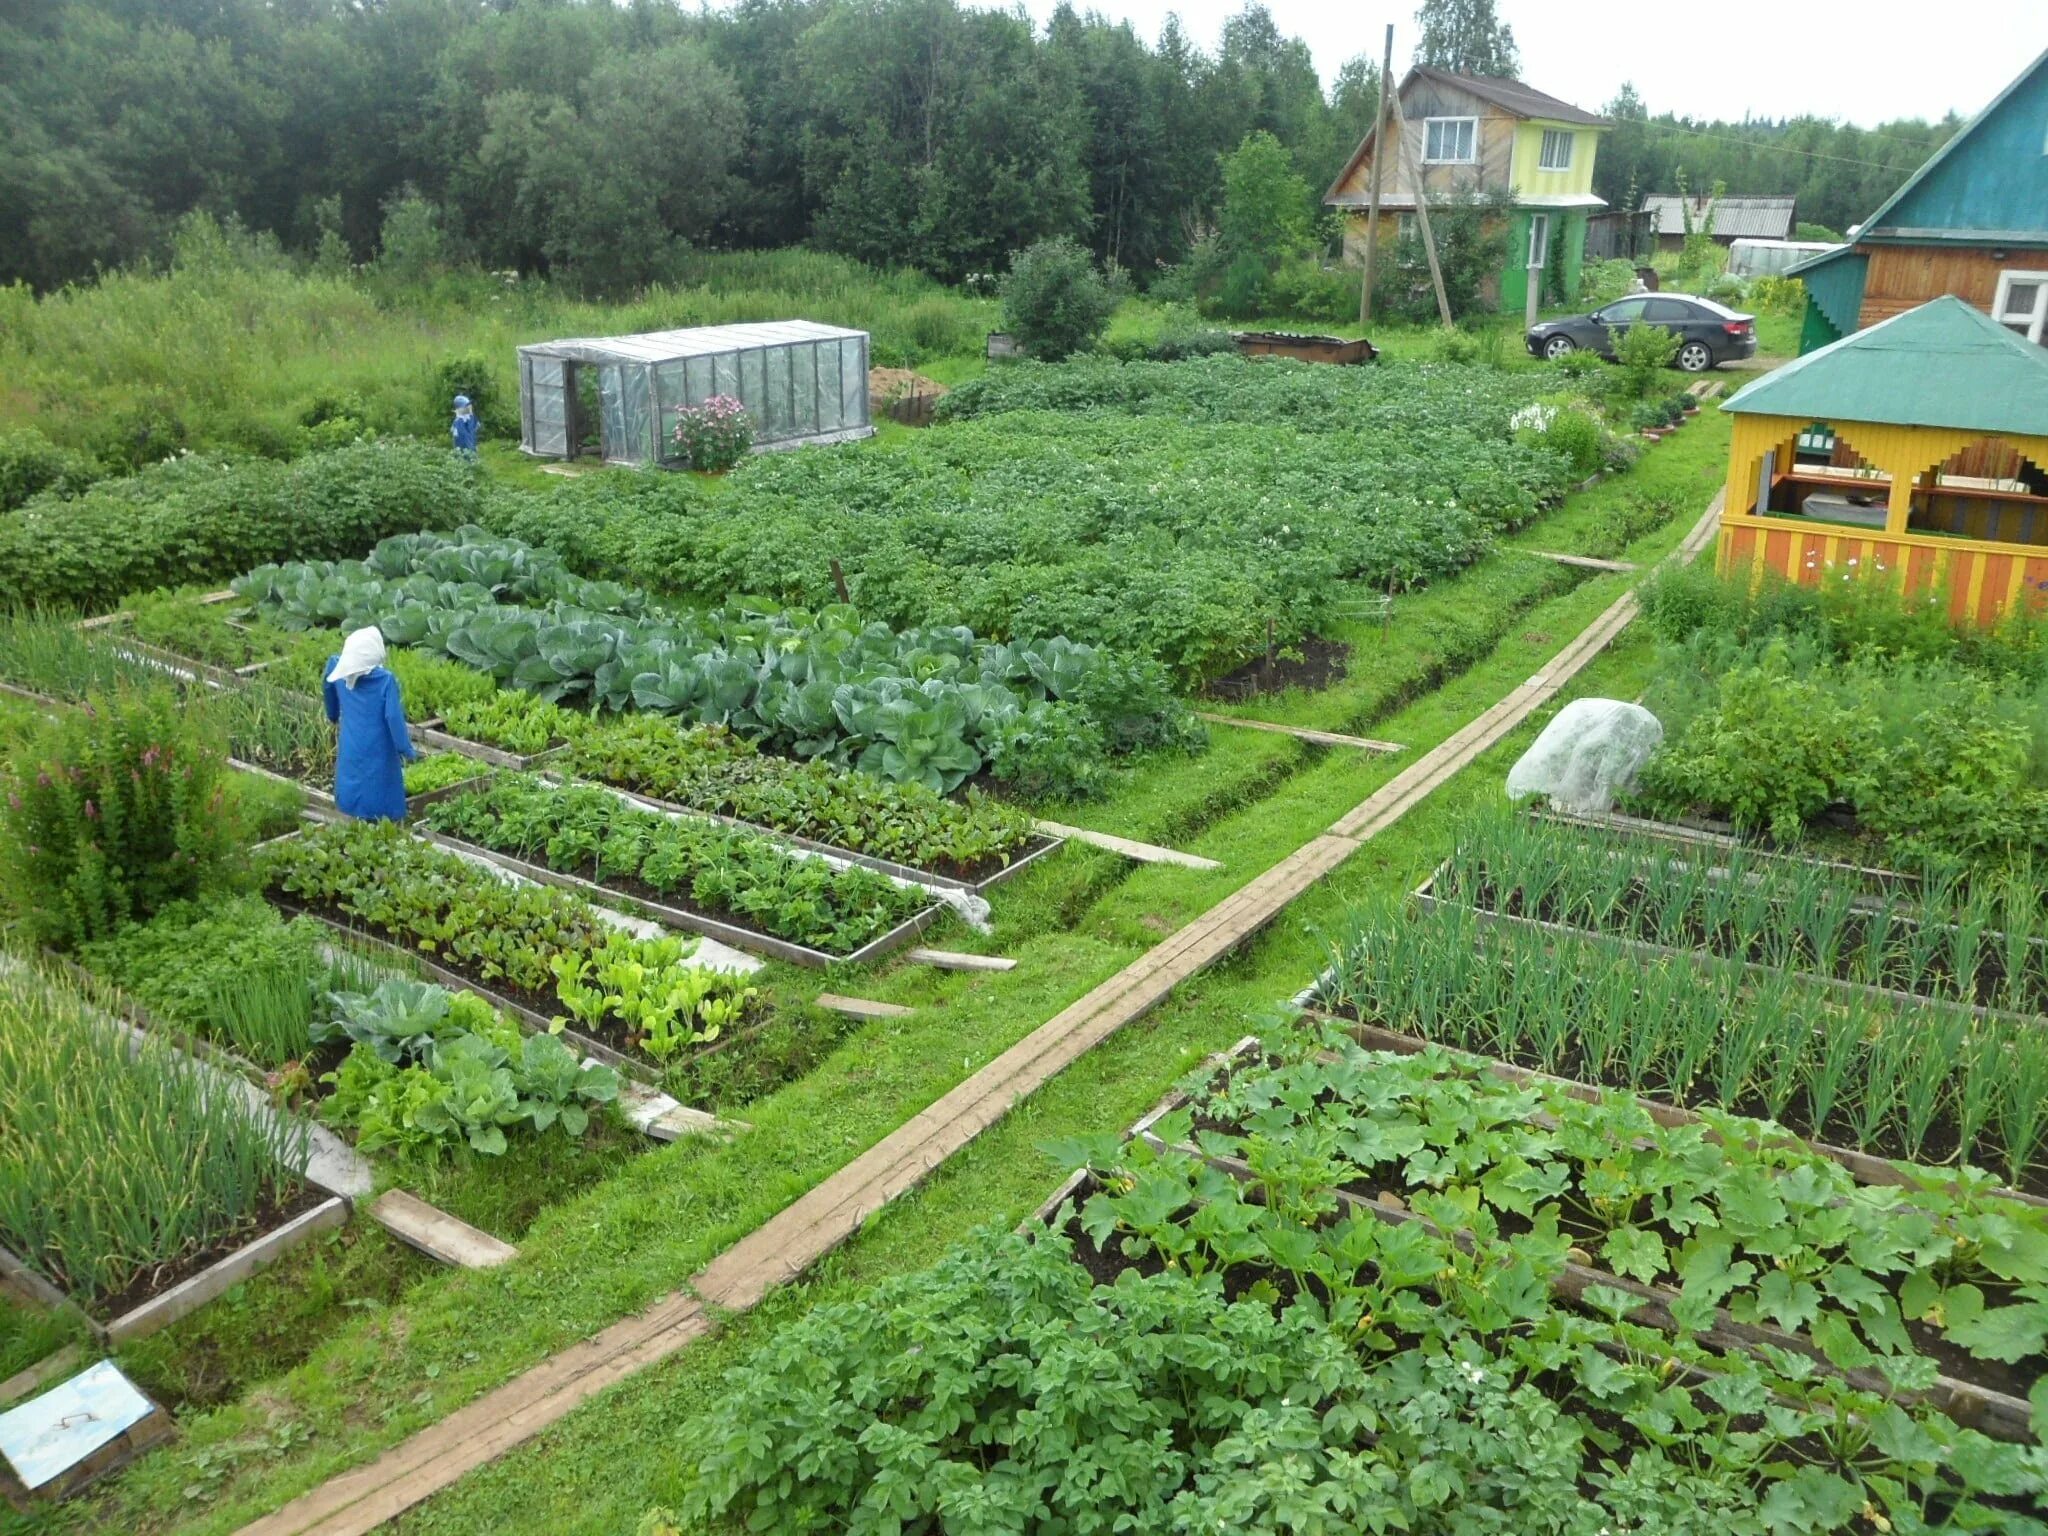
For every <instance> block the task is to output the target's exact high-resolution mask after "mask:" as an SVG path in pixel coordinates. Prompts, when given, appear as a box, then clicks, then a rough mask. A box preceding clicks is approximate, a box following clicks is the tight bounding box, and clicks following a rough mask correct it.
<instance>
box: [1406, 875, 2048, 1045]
mask: <svg viewBox="0 0 2048 1536" xmlns="http://www.w3.org/2000/svg"><path fill="white" fill-rule="evenodd" d="M1553 853H1554V854H1555V855H1556V856H1552V855H1553ZM1570 854H1583V857H1581V858H1579V859H1578V860H1577V862H1576V863H1575V864H1574V863H1569V862H1567V858H1568V857H1569V855H1570ZM1414 896H1415V899H1416V901H1417V903H1418V904H1419V905H1421V906H1423V907H1425V908H1430V907H1436V906H1439V905H1445V904H1448V905H1458V906H1464V907H1467V908H1469V909H1471V910H1472V911H1474V912H1475V913H1476V914H1478V915H1479V916H1480V917H1481V918H1483V919H1484V920H1487V921H1491V922H1511V923H1523V924H1530V925H1533V926H1535V927H1537V928H1539V929H1541V930H1543V931H1546V932H1555V933H1571V934H1579V935H1586V936H1596V937H1599V938H1601V939H1602V940H1604V941H1606V942H1610V943H1616V944H1621V945H1625V946H1629V947H1632V948H1634V949H1636V950H1637V951H1638V952H1639V953H1644V954H1692V953H1697V954H1698V955H1699V956H1700V957H1701V959H1702V960H1704V961H1708V962H1719V963H1722V964H1731V965H1740V966H1744V967H1747V968H1749V969H1750V970H1752V971H1766V972H1773V973H1796V974H1799V975H1802V976H1810V977H1812V978H1814V979H1815V980H1817V981H1820V982H1822V983H1823V984H1825V985H1827V986H1830V987H1832V988H1835V989H1837V990H1855V991H1860V992H1866V993H1871V994H1874V995H1879V996H1885V997H1891V998H1894V999H1898V1000H1902V1001H1906V1002H1931V1003H1942V1004H1946V1005H1954V1006H1961V1007H1965V1008H1968V1009H1970V1010H1971V1011H1972V1012H1974V1013H1976V1014H1978V1015H1979V1016H1986V1017H1988V1016H1999V1017H2004V1018H2012V1019H2026V1018H2033V1017H2038V1016H2039V1015H2041V1014H2042V1013H2043V1012H2044V1011H2048V939H2044V938H2042V937H2040V936H2037V935H2036V934H2034V933H2033V932H2032V931H2031V928H2032V920H2033V918H2034V916H2035V913H2034V911H2032V910H2027V911H2015V909H2014V908H2013V907H2012V906H2010V905H2009V904H2007V905H1998V906H1994V905H1993V904H1992V903H1991V902H1989V901H1987V902H1984V903H1979V904H1977V905H1975V906H1972V907H1965V906H1964V905H1960V904H1957V905H1939V904H1936V903H1935V902H1933V901H1932V900H1931V899H1929V898H1928V897H1927V896H1925V895H1923V894H1918V893H1915V894H1908V895H1904V896H1895V895H1893V894H1889V893H1887V894H1884V895H1881V896H1866V895H1863V894H1862V893H1860V892H1859V891H1857V890H1855V889H1853V888H1851V887H1850V886H1848V885H1846V884H1845V883H1844V882H1842V881H1839V880H1837V879H1836V878H1834V874H1833V871H1832V870H1830V869H1829V868H1828V867H1827V866H1824V865H1817V864H1795V865H1766V866H1762V867H1759V868H1750V867H1748V866H1747V861H1746V860H1745V863H1744V865H1743V866H1742V867H1737V866H1734V865H1730V864H1723V863H1720V862H1718V861H1713V860H1685V859H1676V858H1669V857H1666V858H1662V859H1658V860H1655V861H1646V860H1642V859H1639V858H1637V857H1635V856H1633V855H1632V854H1631V852H1630V851H1629V850H1627V849H1625V848H1621V847H1614V846H1608V845H1605V844H1597V843H1596V844H1593V845H1589V846H1586V847H1584V848H1583V849H1572V850H1568V851H1566V850H1561V849H1560V850H1555V851H1553V850H1543V849H1540V848H1539V849H1537V850H1536V851H1535V853H1534V854H1533V856H1524V855H1523V854H1521V853H1518V852H1516V853H1510V854H1508V855H1505V856H1496V855H1495V854H1494V853H1493V852H1491V851H1490V850H1489V849H1487V848H1486V847H1485V846H1484V845H1482V846H1481V847H1480V848H1479V849H1478V850H1477V851H1476V852H1465V851H1461V852H1460V853H1458V854H1455V855H1453V856H1452V857H1451V858H1448V859H1446V860H1444V861H1443V863H1441V864H1439V865H1438V866H1437V868H1436V869H1435V870H1434V871H1433V872H1432V873H1431V875H1430V877H1429V879H1427V880H1425V881H1424V882H1423V883H1422V884H1421V885H1420V886H1418V887H1417V888H1416V890H1415V892H1414ZM2028 905H2029V907H2030V908H2031V907H2032V906H2033V905H2034V903H2033V900H2032V897H2031V894H2030V895H2029V902H2028ZM1589 918H1590V919H1592V920H1593V922H1594V923H1595V924H1597V926H1589V925H1588V921H1587V920H1588V919H1589ZM2015 918H2017V919H2018V920H2019V921H2020V922H2024V923H2026V924H2027V926H2026V927H2020V926H2017V924H2015V925H2014V926H2012V927H2010V928H2006V927H2000V926H1998V924H1999V923H2000V922H2006V923H2013V920H2014V919H2015Z"/></svg>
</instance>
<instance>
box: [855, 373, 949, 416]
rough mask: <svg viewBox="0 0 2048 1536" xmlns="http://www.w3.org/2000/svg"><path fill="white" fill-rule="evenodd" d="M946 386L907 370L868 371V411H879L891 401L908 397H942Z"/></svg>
mask: <svg viewBox="0 0 2048 1536" xmlns="http://www.w3.org/2000/svg"><path fill="white" fill-rule="evenodd" d="M945 393H946V386H945V385H943V384H941V383H939V381H938V380H936V379H928V378H926V377H925V376H924V375H923V374H921V373H917V372H915V371H914V370H912V369H909V368H870V369H869V370H868V409H869V410H871V411H879V410H881V409H882V408H883V407H884V406H886V405H888V404H889V403H890V402H891V401H895V400H901V399H904V398H905V397H906V396H909V395H943V394H945Z"/></svg>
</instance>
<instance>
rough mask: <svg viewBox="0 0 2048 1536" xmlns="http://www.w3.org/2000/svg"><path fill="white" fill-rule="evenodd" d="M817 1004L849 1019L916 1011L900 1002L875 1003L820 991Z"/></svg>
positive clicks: (893, 1016) (895, 1015)
mask: <svg viewBox="0 0 2048 1536" xmlns="http://www.w3.org/2000/svg"><path fill="white" fill-rule="evenodd" d="M818 1006H819V1007H820V1008H829V1009H831V1010H832V1011H833V1012H834V1013H843V1014H845V1015H846V1016H847V1017H848V1018H850V1019H900V1018H904V1017H906V1016H907V1015H909V1014H913V1013H915V1012H917V1010H916V1009H915V1008H906V1007H904V1006H903V1005H902V1004H901V1003H877V1002H874V1001H871V1000H870V999H868V998H865V997H841V996H840V995H839V994H838V993H836V992H820V993H819V994H818Z"/></svg>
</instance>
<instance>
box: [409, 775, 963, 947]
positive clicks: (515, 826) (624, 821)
mask: <svg viewBox="0 0 2048 1536" xmlns="http://www.w3.org/2000/svg"><path fill="white" fill-rule="evenodd" d="M693 823H694V825H693ZM422 824H423V828H424V831H425V834H426V835H427V836H428V837H430V838H431V839H432V840H433V841H435V842H436V843H439V844H440V845H442V846H443V847H447V848H451V849H453V850H455V851H457V852H462V853H469V854H475V855H478V856H481V857H484V858H487V859H490V860H491V861H493V862H494V863H497V864H500V865H502V866H503V867H505V868H507V869H510V870H512V871H514V872H515V873H517V874H520V875H523V876H525V877H526V878H527V879H530V880H536V881H540V882H542V883H544V884H550V885H558V886H562V887H564V888H566V889H570V890H574V891H577V892H579V893H580V894H582V895H584V896H588V897H593V898H595V899H598V900H602V901H609V902H614V903H620V904H623V905H625V906H627V907H629V908H631V909H632V910H634V911H636V912H639V913H641V914H643V915H644V916H647V917H649V918H652V919H653V920H654V921H656V922H659V923H662V924H663V925H664V926H667V927H670V928H674V929H678V930H680V931H683V932H690V933H699V934H703V935H705V936H706V937H708V938H715V939H718V940H720V941H721V942H724V943H730V944H734V945H737V946H738V947H740V948H743V949H749V950H754V951H756V952H758V953H762V954H767V955H773V956H775V957H776V958H778V959H784V960H790V961H793V962H795V963H796V964H799V965H807V966H813V967H818V968H823V967H826V966H832V965H842V964H850V965H864V964H867V963H869V962H871V961H873V960H876V959H878V958H880V957H881V956H883V955H885V954H888V953H889V952H890V951H891V950H894V949H898V948H900V947H902V946H903V945H905V944H907V943H909V942H910V941H911V940H912V939H913V938H915V937H916V936H917V935H918V934H920V933H922V932H923V931H924V930H925V929H926V928H928V927H930V926H931V925H932V924H933V923H934V922H936V921H937V920H938V919H939V918H940V917H941V916H943V915H944V912H945V907H944V904H943V903H941V902H938V901H935V900H932V899H930V898H929V895H928V893H925V892H922V891H916V892H915V893H913V889H912V888H906V887H904V886H901V885H898V884H896V883H895V882H894V881H892V880H889V879H888V878H887V877H885V876H882V875H880V874H877V873H875V872H874V871H872V870H867V869H858V868H856V869H842V870H835V869H833V867H832V866H831V865H830V864H828V863H826V862H825V861H824V860H823V859H822V858H816V857H810V856H806V855H802V854H795V853H792V852H790V851H788V850H786V849H784V848H783V847H781V846H780V845H779V844H778V843H777V842H775V841H772V840H770V839H768V838H766V837H763V836H758V835H756V834H753V833H750V832H738V831H731V830H728V829H726V828H724V827H718V826H715V825H713V824H708V823H705V822H704V821H703V820H702V819H701V818H698V817H696V816H695V814H694V813H691V812H670V811H666V810H653V809H649V808H648V807H646V806H644V805H642V804H640V803H638V802H636V801H634V800H632V799H631V798H629V797H625V796H623V795H620V794H618V793H615V792H613V791H611V790H607V789H600V788H597V787H595V786H589V785H566V786H559V785H551V784H549V783H548V781H546V780H531V781H528V780H519V779H511V778H501V779H497V780H493V781H491V782H489V783H487V784H485V785H483V786H481V787H479V788H476V789H469V790H464V791H463V792H461V793H458V794H453V795H450V796H448V797H447V798H445V799H439V800H435V801H432V802H431V803H429V804H427V805H426V806H424V807H423V813H422ZM665 845H666V846H667V847H668V848H669V849H670V850H672V851H670V852H667V853H665V852H664V846H665ZM536 856H537V857H536ZM542 861H544V862H542ZM685 891H687V892H688V893H689V896H690V899H689V904H688V905H683V904H682V903H681V901H680V900H679V893H681V892H685ZM714 891H715V892H718V893H721V894H722V897H723V904H722V905H714V900H715V899H716V898H713V899H706V897H707V893H710V892H714ZM770 900H773V901H775V902H776V903H777V905H776V906H775V907H774V908H773V909H772V910H771V909H769V908H768V907H767V905H766V904H767V903H768V902H769V901H770ZM899 913H900V914H903V915H902V916H901V917H900V918H899V919H898V920H896V921H894V922H893V923H892V922H890V921H889V919H891V918H897V915H898V914H899ZM752 914H758V916H754V915H752ZM771 925H773V926H775V927H779V928H781V929H782V930H783V931H782V932H780V933H777V932H771V931H770V926H771ZM847 931H850V932H851V933H852V934H853V935H854V936H856V937H862V942H860V943H858V944H854V945H852V947H849V948H844V949H840V950H833V949H828V948H825V947H823V944H822V942H821V943H807V942H804V940H803V939H802V938H800V937H796V936H795V935H806V934H815V935H818V936H820V938H821V939H822V938H823V937H824V936H825V935H828V934H832V933H839V932H847Z"/></svg>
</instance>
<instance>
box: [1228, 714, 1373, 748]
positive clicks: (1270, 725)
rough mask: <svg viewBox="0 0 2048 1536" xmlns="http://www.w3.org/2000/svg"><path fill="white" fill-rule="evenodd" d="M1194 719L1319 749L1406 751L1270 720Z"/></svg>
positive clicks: (1365, 738) (1369, 738) (1362, 737)
mask: <svg viewBox="0 0 2048 1536" xmlns="http://www.w3.org/2000/svg"><path fill="white" fill-rule="evenodd" d="M1195 718H1196V719H1197V720H1206V721H1208V722H1209V723H1210V724H1211V725H1241V726H1243V727H1244V728H1245V729H1246V730H1248V731H1271V732H1273V733H1274V734H1275V735H1277V736H1292V737H1293V738H1294V739H1295V740H1296V741H1308V742H1313V743H1315V744H1316V745H1317V746H1319V747H1352V748H1355V749H1356V750H1357V751H1360V752H1406V751H1407V750H1408V749H1407V748H1406V747H1404V746H1402V745H1401V743H1399V742H1398V741H1374V740H1373V739H1372V738H1371V737H1370V736H1346V735H1345V734H1344V733H1343V732H1342V731H1315V730H1310V729H1309V728H1308V727H1307V726H1305V725H1280V724H1277V723H1276V722H1274V721H1271V720H1245V719H1242V718H1240V717H1239V716H1237V715H1216V714H1210V713H1209V712H1208V711H1206V710H1200V709H1198V710H1196V711H1195Z"/></svg>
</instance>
